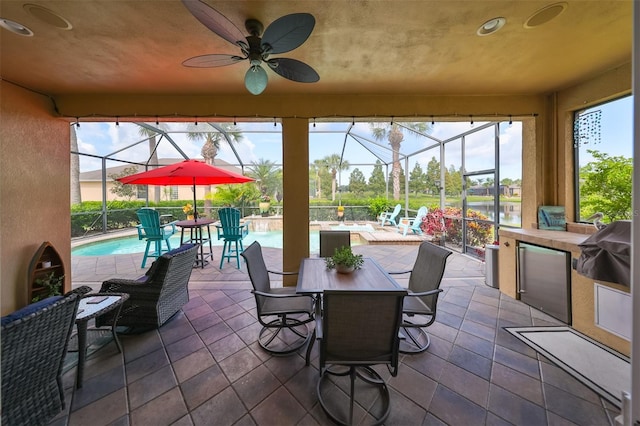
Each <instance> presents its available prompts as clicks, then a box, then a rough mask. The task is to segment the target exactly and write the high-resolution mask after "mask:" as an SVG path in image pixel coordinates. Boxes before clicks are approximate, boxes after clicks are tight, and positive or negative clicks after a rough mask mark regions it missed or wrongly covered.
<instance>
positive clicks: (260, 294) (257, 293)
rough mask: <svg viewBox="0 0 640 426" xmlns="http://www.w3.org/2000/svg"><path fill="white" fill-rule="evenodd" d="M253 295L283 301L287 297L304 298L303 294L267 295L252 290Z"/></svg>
mask: <svg viewBox="0 0 640 426" xmlns="http://www.w3.org/2000/svg"><path fill="white" fill-rule="evenodd" d="M251 293H253V294H256V295H258V296H264V297H273V298H276V299H283V298H287V297H303V296H304V295H302V294H297V293H291V294H277V293H265V292H264V291H259V290H251ZM308 297H311V296H308Z"/></svg>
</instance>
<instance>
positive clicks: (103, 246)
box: [71, 231, 320, 256]
mask: <svg viewBox="0 0 640 426" xmlns="http://www.w3.org/2000/svg"><path fill="white" fill-rule="evenodd" d="M212 237H213V238H212V240H211V243H212V244H213V245H214V246H222V245H223V244H224V241H222V240H218V239H217V237H216V235H215V234H212ZM254 241H258V242H259V243H260V245H262V246H263V247H274V248H282V231H269V232H250V233H249V235H247V236H246V237H245V238H244V240H243V245H244V246H245V247H247V246H248V245H249V244H251V243H252V242H254ZM169 242H170V243H171V247H172V248H176V247H180V233H177V234H175V235H173V236H172V237H171V238H170V239H169ZM146 245H147V243H146V241H144V240H142V241H141V240H139V239H138V236H137V235H135V236H130V237H119V238H112V239H109V240H103V241H96V242H94V243H88V244H83V245H81V246H78V247H75V248H73V249H71V255H72V256H105V255H110V254H131V253H144V249H145V247H146ZM309 245H310V252H311V253H318V252H319V251H320V248H319V247H320V237H319V234H318V231H312V232H310V233H309ZM163 247H164V244H163ZM151 249H153V245H152V247H151Z"/></svg>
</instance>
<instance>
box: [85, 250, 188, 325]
mask: <svg viewBox="0 0 640 426" xmlns="http://www.w3.org/2000/svg"><path fill="white" fill-rule="evenodd" d="M199 247H200V246H199V244H184V245H182V246H180V247H179V248H177V249H174V250H171V251H170V252H167V253H165V254H163V255H162V256H160V257H159V258H158V259H157V260H156V261H155V262H153V264H152V265H151V267H150V268H149V270H148V271H147V273H146V275H145V276H144V277H142V278H141V279H138V280H127V279H119V278H112V279H110V280H107V281H105V282H104V283H102V287H101V289H100V293H129V300H127V301H126V302H125V303H124V305H123V306H122V310H121V312H120V318H119V319H118V322H117V324H118V327H119V326H129V327H131V328H132V329H134V330H139V331H143V330H145V329H152V328H156V327H160V326H162V324H164V323H165V322H167V320H169V318H171V317H172V316H173V315H174V314H175V313H177V312H178V311H179V310H180V309H182V307H183V306H184V305H185V304H186V303H187V302H188V301H189V290H188V285H189V278H191V271H192V270H193V262H194V261H195V259H196V254H197V253H198V250H199ZM113 315H114V314H113V313H107V314H105V315H102V316H99V317H98V318H96V326H98V327H101V326H105V325H112V323H113Z"/></svg>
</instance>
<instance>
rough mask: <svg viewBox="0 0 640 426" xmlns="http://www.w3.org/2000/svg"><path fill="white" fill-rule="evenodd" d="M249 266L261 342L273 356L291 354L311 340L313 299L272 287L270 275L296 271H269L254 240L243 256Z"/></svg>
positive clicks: (258, 245) (290, 289)
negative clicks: (309, 324) (309, 325)
mask: <svg viewBox="0 0 640 426" xmlns="http://www.w3.org/2000/svg"><path fill="white" fill-rule="evenodd" d="M240 255H241V256H242V257H243V258H244V260H245V262H246V263H247V271H248V272H249V279H250V280H251V284H252V285H253V291H252V293H253V295H254V296H255V299H256V309H257V314H258V321H259V322H260V324H261V325H262V330H260V334H259V335H258V343H259V344H260V346H261V347H262V348H263V349H264V350H266V351H267V352H269V353H271V354H273V355H288V354H291V353H293V352H295V351H296V350H298V349H300V348H301V347H303V346H304V345H305V344H307V343H308V342H309V340H310V339H311V333H310V332H309V329H308V328H307V323H309V322H311V321H313V320H314V309H315V308H314V306H315V305H314V303H315V299H314V298H313V297H312V296H306V295H299V294H296V289H295V287H280V288H275V287H272V286H271V280H270V278H269V274H270V273H272V274H278V275H295V274H297V272H278V271H270V270H268V269H267V267H266V265H265V263H264V257H263V256H262V247H261V246H260V243H258V242H257V241H254V242H253V243H252V244H251V245H250V246H249V247H247V248H246V249H245V250H244V251H243V252H242V253H241V254H240Z"/></svg>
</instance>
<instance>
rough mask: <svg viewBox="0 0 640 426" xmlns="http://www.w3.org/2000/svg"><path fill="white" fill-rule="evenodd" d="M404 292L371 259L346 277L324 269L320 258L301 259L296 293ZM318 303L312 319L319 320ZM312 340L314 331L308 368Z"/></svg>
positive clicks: (320, 306) (366, 258)
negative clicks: (314, 317) (335, 291)
mask: <svg viewBox="0 0 640 426" xmlns="http://www.w3.org/2000/svg"><path fill="white" fill-rule="evenodd" d="M398 289H400V290H404V288H403V287H402V286H400V284H398V283H397V282H396V280H394V279H393V278H392V277H391V276H390V275H389V274H388V273H387V272H386V271H385V270H384V269H383V268H382V267H381V266H380V265H379V264H378V262H376V261H375V260H374V259H372V258H369V257H365V258H364V263H363V264H362V267H361V268H360V269H357V270H355V271H353V272H351V273H349V274H341V273H338V272H336V270H335V269H330V270H328V269H327V267H326V264H325V260H324V259H322V258H306V259H303V260H302V263H301V265H300V272H299V273H298V283H297V286H296V293H299V294H306V295H314V296H316V297H318V298H320V297H322V292H323V291H324V290H348V291H376V290H379V291H385V290H398ZM321 315H322V303H321V301H320V300H318V301H317V302H316V318H321ZM314 340H315V329H314V331H313V336H312V337H311V342H310V343H309V346H308V347H307V355H306V358H305V361H306V364H307V365H309V358H310V356H311V349H312V348H313V343H314Z"/></svg>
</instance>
